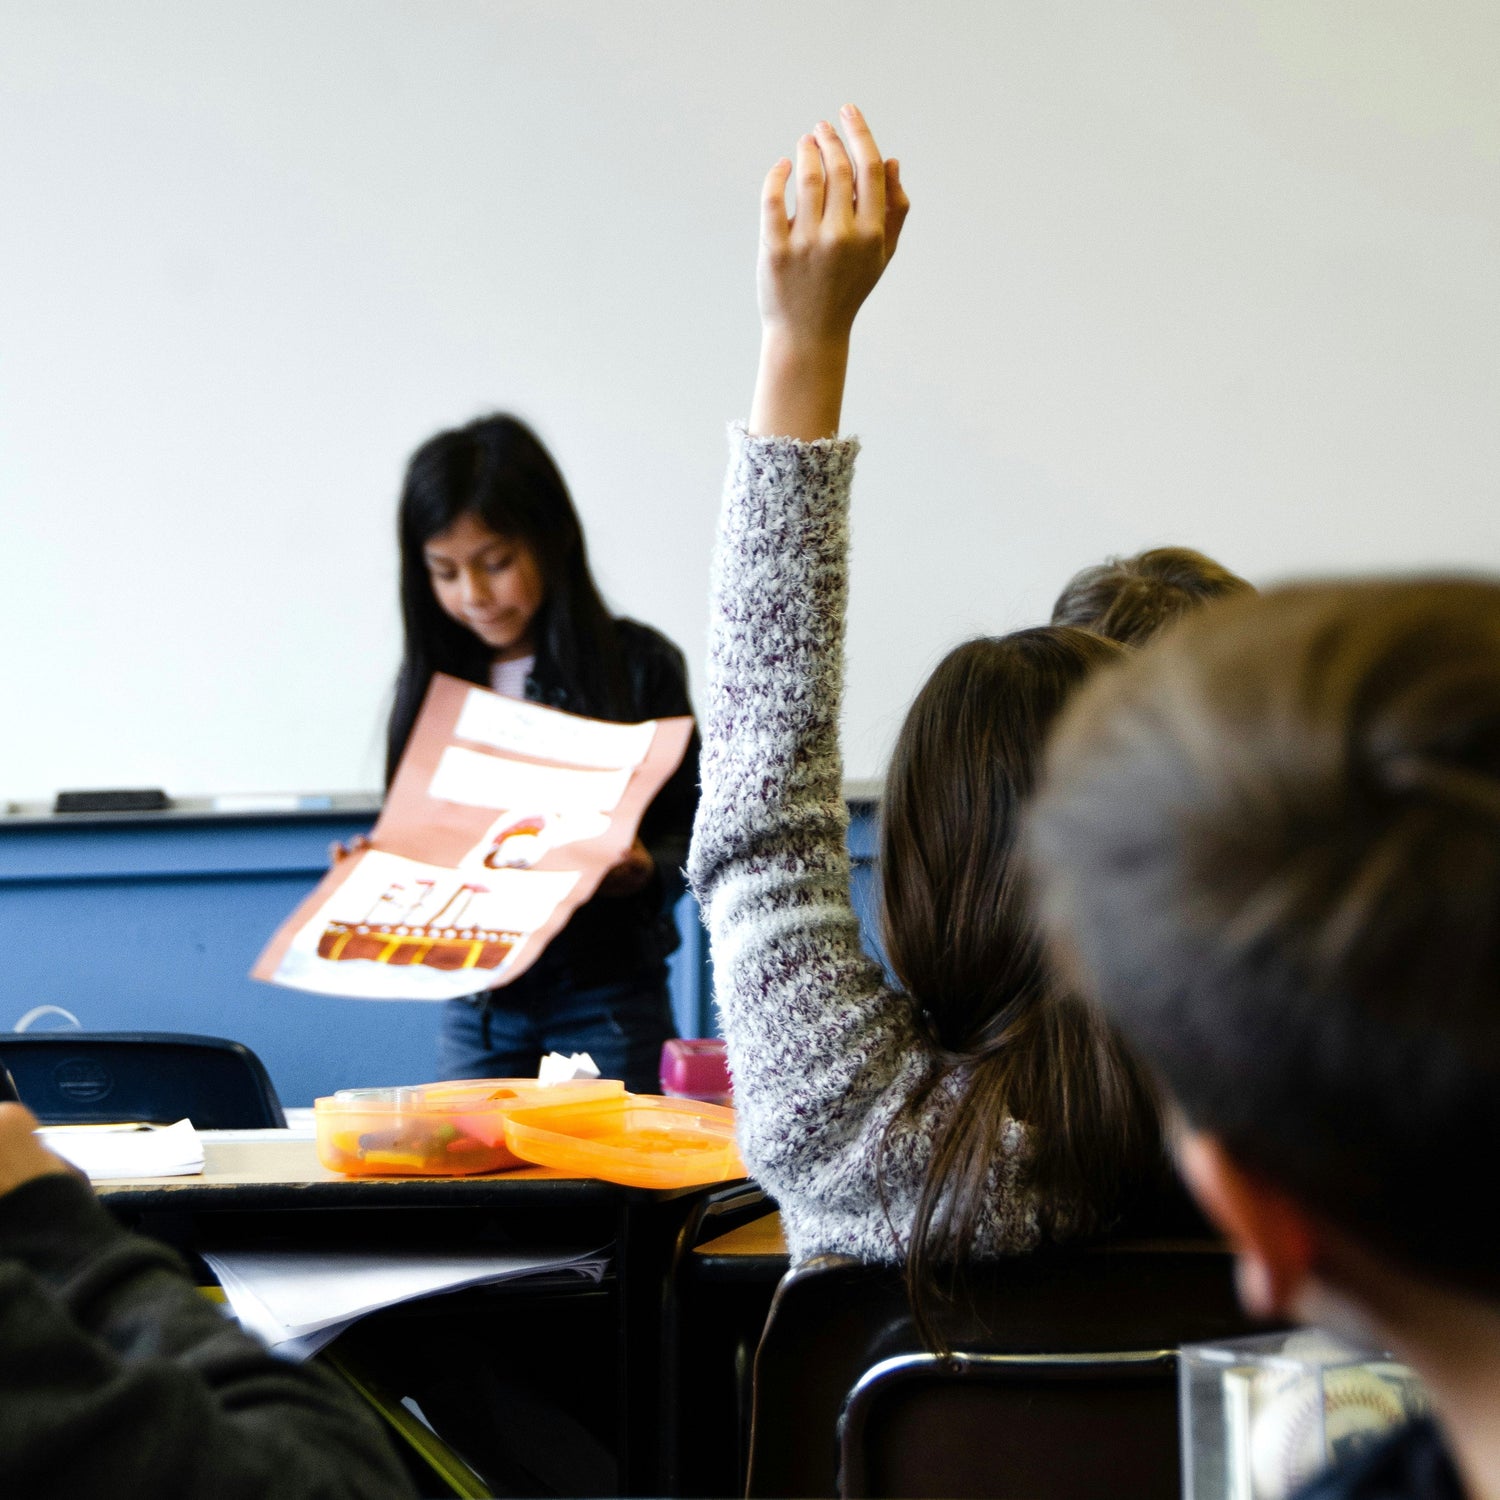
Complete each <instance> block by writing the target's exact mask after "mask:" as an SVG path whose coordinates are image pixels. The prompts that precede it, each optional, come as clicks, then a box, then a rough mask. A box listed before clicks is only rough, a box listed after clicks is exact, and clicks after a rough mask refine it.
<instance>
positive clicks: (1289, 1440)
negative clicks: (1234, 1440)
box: [1250, 1365, 1406, 1500]
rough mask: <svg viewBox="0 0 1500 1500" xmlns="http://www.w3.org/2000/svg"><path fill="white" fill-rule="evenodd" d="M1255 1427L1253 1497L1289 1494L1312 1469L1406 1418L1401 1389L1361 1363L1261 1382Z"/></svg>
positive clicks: (1278, 1499)
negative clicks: (1399, 1390)
mask: <svg viewBox="0 0 1500 1500" xmlns="http://www.w3.org/2000/svg"><path fill="white" fill-rule="evenodd" d="M1261 1383H1264V1386H1265V1393H1264V1396H1260V1393H1259V1392H1257V1396H1258V1397H1260V1399H1259V1400H1258V1401H1257V1405H1256V1410H1255V1413H1254V1416H1253V1418H1252V1420H1251V1426H1250V1469H1251V1476H1252V1495H1253V1500H1284V1497H1285V1496H1286V1495H1289V1494H1290V1493H1291V1492H1292V1491H1293V1490H1295V1489H1297V1488H1298V1487H1299V1486H1301V1485H1303V1484H1305V1483H1306V1482H1307V1481H1308V1480H1309V1479H1311V1478H1312V1477H1313V1476H1314V1475H1315V1474H1318V1473H1321V1472H1322V1470H1324V1469H1325V1468H1327V1467H1329V1465H1330V1464H1334V1463H1338V1462H1340V1461H1342V1460H1343V1459H1344V1458H1346V1457H1348V1456H1349V1455H1350V1454H1351V1453H1354V1452H1358V1450H1359V1449H1360V1448H1362V1447H1365V1446H1366V1445H1368V1444H1369V1443H1371V1442H1373V1441H1375V1440H1376V1439H1377V1438H1379V1437H1380V1436H1381V1435H1382V1434H1384V1433H1385V1432H1387V1431H1388V1430H1389V1429H1390V1428H1392V1427H1396V1426H1399V1425H1400V1423H1402V1422H1404V1421H1405V1420H1406V1411H1405V1408H1404V1407H1403V1405H1402V1402H1401V1399H1400V1396H1399V1394H1398V1393H1397V1392H1396V1391H1395V1390H1393V1389H1392V1387H1391V1386H1390V1385H1389V1384H1388V1383H1387V1382H1386V1381H1384V1380H1382V1379H1381V1378H1380V1377H1379V1376H1378V1375H1376V1374H1373V1373H1372V1372H1371V1371H1370V1370H1368V1369H1367V1368H1365V1367H1364V1366H1362V1365H1344V1366H1336V1367H1334V1368H1331V1369H1326V1370H1323V1371H1322V1372H1321V1380H1320V1378H1319V1372H1318V1371H1317V1370H1316V1369H1313V1370H1306V1371H1299V1372H1296V1373H1287V1374H1274V1373H1272V1372H1270V1371H1267V1372H1266V1373H1265V1374H1264V1375H1262V1376H1261V1377H1260V1380H1259V1381H1258V1382H1257V1384H1261Z"/></svg>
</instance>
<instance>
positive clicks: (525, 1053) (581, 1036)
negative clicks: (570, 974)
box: [438, 976, 677, 1094]
mask: <svg viewBox="0 0 1500 1500" xmlns="http://www.w3.org/2000/svg"><path fill="white" fill-rule="evenodd" d="M676 1035H677V1029H676V1027H675V1026H674V1025H673V1024H672V1004H671V999H670V997H669V995H668V993H667V983H666V979H665V978H664V977H663V978H660V979H658V978H656V977H655V976H650V977H647V978H644V979H627V980H611V981H608V982H606V983H603V984H596V985H591V986H585V987H583V988H573V987H571V986H563V985H559V986H557V987H555V988H549V991H548V993H546V994H545V995H524V991H523V993H522V995H517V996H511V995H509V994H508V992H507V991H506V990H504V989H499V990H489V991H486V992H485V993H484V994H481V995H465V996H464V997H463V999H461V1000H450V1001H448V1002H447V1004H446V1005H444V1006H443V1024H442V1029H441V1031H440V1032H439V1033H438V1076H439V1077H441V1078H535V1077H536V1070H537V1065H538V1063H540V1062H541V1060H542V1057H543V1054H545V1053H548V1052H562V1053H570V1052H587V1053H588V1054H589V1056H590V1057H592V1058H593V1059H594V1062H595V1063H596V1064H597V1065H598V1068H599V1075H600V1077H601V1078H623V1079H624V1080H625V1087H626V1088H627V1089H629V1090H630V1092H631V1093H633V1094H659V1093H660V1092H661V1048H662V1043H663V1042H665V1041H667V1040H668V1039H669V1038H671V1037H674V1036H676Z"/></svg>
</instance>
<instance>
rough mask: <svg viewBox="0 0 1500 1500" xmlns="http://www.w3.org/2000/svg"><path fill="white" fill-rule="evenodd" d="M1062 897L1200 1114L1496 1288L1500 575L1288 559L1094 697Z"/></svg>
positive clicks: (1356, 1211)
mask: <svg viewBox="0 0 1500 1500" xmlns="http://www.w3.org/2000/svg"><path fill="white" fill-rule="evenodd" d="M1028 847H1029V849H1030V852H1031V856H1032V859H1033V863H1034V867H1035V870H1036V876H1037V881H1038V888H1039V891H1040V895H1041V906H1042V911H1043V913H1044V920H1045V925H1046V926H1047V928H1048V930H1049V931H1050V932H1051V933H1052V934H1053V935H1054V936H1055V938H1056V939H1057V942H1058V947H1059V949H1060V951H1061V952H1062V953H1063V954H1064V955H1065V956H1066V961H1067V962H1068V964H1069V965H1070V966H1071V968H1072V970H1073V971H1074V972H1076V974H1077V975H1079V976H1080V977H1081V978H1082V979H1083V981H1084V982H1085V984H1086V987H1087V988H1088V989H1089V990H1091V991H1092V992H1093V993H1094V994H1095V995H1096V996H1097V998H1098V999H1099V1001H1101V1002H1102V1004H1103V1006H1104V1008H1105V1010H1106V1012H1107V1013H1108V1014H1109V1015H1110V1017H1111V1018H1112V1019H1113V1020H1114V1021H1116V1022H1117V1023H1118V1024H1119V1025H1120V1027H1121V1029H1122V1030H1123V1031H1124V1032H1125V1033H1126V1034H1127V1036H1128V1037H1130V1038H1131V1039H1132V1040H1133V1041H1134V1042H1135V1043H1136V1044H1137V1045H1138V1047H1139V1048H1140V1050H1141V1051H1142V1053H1143V1054H1144V1055H1145V1056H1146V1057H1147V1059H1148V1060H1149V1061H1150V1062H1152V1063H1153V1064H1154V1065H1155V1066H1156V1067H1157V1068H1158V1069H1159V1070H1160V1073H1161V1075H1162V1076H1163V1077H1164V1079H1165V1081H1166V1083H1167V1085H1168V1087H1169V1088H1170V1090H1171V1092H1172V1093H1173V1094H1174V1095H1175V1096H1176V1098H1177V1100H1178V1101H1179V1103H1180V1104H1181V1106H1182V1108H1183V1110H1184V1112H1185V1114H1186V1116H1187V1117H1188V1119H1189V1120H1190V1121H1191V1122H1193V1123H1194V1124H1196V1125H1198V1126H1199V1127H1201V1128H1203V1129H1206V1130H1208V1131H1211V1132H1212V1133H1214V1134H1215V1135H1217V1136H1218V1137H1219V1138H1220V1139H1221V1140H1222V1141H1223V1142H1224V1144H1225V1146H1226V1147H1227V1149H1228V1150H1229V1151H1230V1152H1231V1154H1232V1155H1234V1156H1235V1157H1236V1159H1238V1160H1240V1161H1242V1162H1243V1163H1244V1164H1245V1165H1247V1166H1249V1167H1251V1168H1252V1169H1255V1170H1258V1171H1260V1172H1261V1173H1263V1174H1264V1175H1265V1176H1266V1177H1267V1178H1268V1179H1270V1180H1272V1181H1275V1182H1278V1183H1280V1184H1282V1185H1283V1186H1284V1187H1285V1189H1286V1190H1287V1191H1288V1192H1290V1193H1292V1194H1293V1195H1294V1196H1295V1197H1296V1198H1297V1199H1299V1200H1300V1201H1301V1202H1303V1203H1305V1204H1307V1205H1308V1206H1309V1207H1312V1208H1315V1209H1316V1210H1317V1211H1318V1212H1319V1213H1321V1214H1323V1215H1325V1216H1326V1217H1327V1218H1328V1219H1329V1220H1330V1221H1331V1222H1334V1223H1337V1224H1340V1225H1342V1226H1343V1227H1345V1228H1346V1229H1347V1230H1348V1231H1350V1232H1351V1233H1354V1234H1355V1235H1357V1236H1358V1237H1359V1238H1361V1239H1363V1240H1365V1241H1366V1242H1367V1243H1370V1244H1373V1245H1375V1246H1377V1247H1380V1248H1383V1249H1384V1250H1386V1251H1387V1252H1388V1253H1390V1254H1392V1255H1394V1256H1396V1257H1397V1258H1399V1259H1404V1260H1406V1261H1407V1262H1409V1263H1411V1264H1413V1265H1415V1266H1417V1267H1419V1268H1424V1269H1426V1270H1427V1271H1428V1272H1429V1273H1438V1274H1444V1275H1447V1276H1450V1277H1454V1278H1457V1279H1460V1280H1464V1281H1467V1282H1469V1283H1472V1284H1474V1285H1475V1286H1478V1287H1481V1288H1483V1289H1485V1290H1487V1291H1488V1292H1489V1293H1490V1294H1493V1293H1494V1292H1495V1291H1496V1290H1497V1289H1500V1261H1497V1258H1496V1255H1495V1249H1494V1243H1493V1237H1492V1235H1491V1234H1490V1233H1489V1231H1485V1232H1483V1233H1480V1232H1479V1231H1478V1230H1477V1228H1476V1225H1477V1223H1478V1222H1479V1221H1478V1219H1477V1218H1476V1204H1475V1199H1474V1193H1475V1187H1476V1181H1478V1180H1481V1179H1479V1178H1477V1177H1476V1170H1475V1169H1476V1166H1477V1167H1479V1169H1480V1171H1481V1172H1487V1171H1488V1170H1489V1169H1488V1167H1487V1166H1486V1165H1484V1164H1487V1163H1493V1162H1494V1161H1495V1160H1496V1159H1497V1156H1500V583H1492V582H1481V581H1477V580H1458V579H1440V580H1428V581H1408V582H1391V581H1373V582H1367V583H1361V584H1330V585H1321V586H1303V587H1299V588H1289V589H1283V590H1280V591H1278V592H1276V593H1273V594H1269V595H1266V596H1264V597H1259V598H1251V599H1245V600H1238V601H1235V602H1233V603H1231V604H1228V605H1225V606H1224V607H1223V608H1222V609H1217V610H1213V611H1209V612H1206V613H1204V614H1203V615H1201V616H1200V617H1197V618H1195V619H1192V620H1189V621H1185V622H1184V623H1183V624H1182V626H1181V627H1179V628H1178V629H1176V630H1174V631H1172V632H1171V633H1170V634H1169V635H1168V636H1166V637H1163V638H1162V639H1161V640H1160V641H1159V642H1157V643H1155V644H1154V645H1152V646H1150V647H1148V648H1147V649H1146V650H1144V651H1142V652H1140V653H1138V654H1137V655H1136V657H1135V658H1134V659H1133V660H1132V661H1130V662H1128V663H1127V664H1126V665H1125V666H1124V667H1122V668H1121V669H1120V670H1119V671H1116V672H1111V673H1106V674H1103V676H1102V678H1101V679H1100V680H1098V681H1096V682H1094V683H1092V684H1090V685H1089V686H1087V687H1085V688H1084V689H1083V691H1082V692H1081V693H1080V694H1079V695H1078V697H1077V698H1076V699H1075V700H1074V702H1073V703H1072V704H1071V705H1070V706H1069V708H1068V709H1067V710H1065V712H1064V715H1063V718H1062V720H1061V722H1060V724H1059V729H1058V733H1057V735H1056V737H1055V739H1054V741H1053V743H1052V745H1051V747H1050V750H1049V754H1048V759H1047V767H1046V772H1045V778H1044V783H1043V786H1042V788H1041V791H1040V793H1039V795H1038V798H1037V801H1036V804H1035V806H1034V808H1033V809H1032V812H1031V817H1030V823H1029V831H1028Z"/></svg>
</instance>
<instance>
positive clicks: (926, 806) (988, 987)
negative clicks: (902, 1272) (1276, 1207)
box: [880, 626, 1160, 1318]
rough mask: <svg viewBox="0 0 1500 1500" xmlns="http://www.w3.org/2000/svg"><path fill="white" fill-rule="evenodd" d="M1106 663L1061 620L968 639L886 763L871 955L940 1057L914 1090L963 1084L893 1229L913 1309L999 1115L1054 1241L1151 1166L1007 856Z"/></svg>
mask: <svg viewBox="0 0 1500 1500" xmlns="http://www.w3.org/2000/svg"><path fill="white" fill-rule="evenodd" d="M1122 655H1123V648H1122V647H1120V646H1119V645H1117V644H1115V643H1114V642H1113V641H1108V640H1105V639H1104V638H1103V637H1102V636H1098V635H1094V634H1091V633H1090V632H1088V631H1085V630H1074V629H1071V628H1068V627H1056V626H1044V627H1041V628H1039V629H1033V630H1022V631H1017V632H1016V633H1015V634H1013V635H1008V636H1004V637H1000V638H996V639H981V640H973V641H969V642H967V643H966V644H964V645H962V646H959V647H957V648H956V649H955V650H954V651H952V652H951V653H950V654H949V655H948V656H947V658H946V659H945V660H944V661H943V662H942V663H941V664H940V665H939V666H938V668H937V670H936V671H934V672H933V674H932V676H931V677H930V678H929V679H928V680H927V682H926V683H925V684H924V686H923V687H922V689H921V690H920V692H919V693H918V694H917V697H916V699H915V701H914V702H913V703H912V706H911V708H910V710H909V711H908V713H907V716H906V720H905V722H904V724H903V725H902V728H901V732H900V735H899V737H898V739H897V742H896V746H895V750H894V753H893V755H892V758H891V763H890V767H889V771H888V774H887V777H886V786H885V797H884V802H883V806H882V812H881V851H880V869H881V880H882V884H883V910H882V919H883V928H882V935H883V940H884V946H885V951H886V955H887V958H888V961H889V963H890V966H891V969H892V971H893V972H894V973H895V975H896V977H897V978H898V980H899V981H900V983H901V985H902V987H903V988H904V989H905V990H906V992H907V993H908V994H909V995H911V997H912V998H913V1000H914V1001H915V1002H916V1009H917V1012H918V1017H919V1025H920V1026H921V1027H922V1028H923V1029H924V1030H925V1032H926V1033H927V1040H928V1042H929V1043H930V1045H931V1047H932V1049H933V1051H934V1053H935V1054H936V1056H938V1057H939V1058H940V1059H942V1060H943V1065H944V1066H943V1068H942V1071H941V1072H938V1073H935V1074H934V1075H933V1077H932V1078H931V1079H930V1080H929V1086H930V1087H936V1086H938V1085H939V1083H940V1082H941V1080H942V1079H943V1078H944V1077H946V1076H948V1075H951V1074H955V1073H956V1074H958V1075H959V1076H961V1077H962V1078H963V1080H964V1081H963V1083H962V1085H961V1088H962V1093H963V1100H962V1103H961V1105H960V1107H959V1108H957V1109H955V1110H954V1111H953V1112H952V1115H951V1124H950V1126H949V1127H948V1129H947V1132H946V1134H945V1135H944V1136H943V1137H942V1138H941V1139H940V1140H939V1141H938V1142H937V1144H936V1147H935V1149H934V1152H933V1155H932V1157H931V1160H930V1162H929V1164H928V1169H927V1177H926V1182H925V1187H924V1191H923V1194H922V1196H921V1198H920V1200H919V1203H918V1210H917V1215H916V1222H915V1224H914V1226H913V1229H912V1234H911V1240H910V1252H909V1255H908V1273H909V1279H910V1282H911V1287H912V1291H913V1301H914V1305H916V1306H917V1310H918V1315H919V1318H920V1317H921V1316H922V1312H923V1308H922V1295H923V1291H924V1288H927V1287H930V1280H929V1277H930V1268H931V1267H932V1266H933V1265H934V1264H936V1263H952V1262H958V1261H962V1260H963V1259H964V1258H965V1254H966V1250H967V1247H968V1246H969V1244H970V1243H971V1242H972V1239H973V1230H974V1226H975V1223H976V1220H977V1215H978V1213H979V1211H980V1208H981V1205H982V1203H983V1202H984V1199H985V1192H986V1183H987V1179H988V1175H989V1173H990V1170H991V1168H992V1164H993V1162H994V1160H995V1159H996V1157H997V1156H999V1155H1001V1154H1003V1153H1002V1149H1001V1138H1002V1136H1003V1134H1004V1132H1005V1131H1006V1129H1007V1128H1008V1127H1007V1117H1008V1118H1009V1119H1013V1120H1018V1121H1022V1122H1025V1123H1026V1124H1027V1125H1028V1127H1030V1129H1031V1133H1032V1136H1033V1139H1034V1143H1035V1145H1034V1155H1033V1156H1032V1158H1031V1160H1030V1174H1031V1185H1032V1186H1033V1188H1034V1189H1035V1192H1036V1196H1037V1201H1038V1205H1039V1206H1038V1213H1039V1215H1040V1216H1041V1218H1042V1221H1043V1228H1044V1230H1053V1231H1055V1232H1057V1233H1058V1235H1059V1236H1061V1235H1062V1234H1065V1233H1077V1232H1079V1231H1081V1230H1086V1229H1088V1228H1091V1227H1095V1226H1097V1225H1098V1224H1101V1223H1103V1222H1107V1221H1108V1220H1109V1218H1110V1216H1111V1213H1112V1211H1113V1210H1114V1208H1115V1207H1116V1206H1117V1205H1118V1203H1119V1201H1120V1199H1121V1197H1122V1195H1123V1194H1124V1193H1126V1192H1128V1190H1129V1188H1130V1187H1131V1186H1133V1185H1136V1184H1137V1183H1138V1181H1139V1179H1140V1176H1141V1175H1142V1173H1145V1172H1147V1171H1149V1170H1150V1168H1151V1167H1153V1166H1154V1165H1155V1164H1156V1163H1157V1162H1158V1161H1159V1159H1160V1145H1159V1134H1158V1130H1157V1126H1156V1117H1155V1110H1154V1103H1153V1101H1152V1099H1151V1097H1150V1094H1149V1090H1148V1089H1147V1087H1146V1086H1145V1084H1144V1082H1143V1080H1142V1078H1141V1076H1140V1074H1139V1073H1138V1072H1137V1070H1136V1069H1135V1067H1134V1065H1133V1064H1132V1063H1131V1061H1130V1060H1129V1059H1128V1058H1127V1057H1126V1056H1125V1054H1124V1053H1123V1051H1122V1049H1121V1048H1120V1047H1119V1044H1118V1043H1117V1041H1116V1040H1115V1038H1114V1036H1113V1034H1112V1033H1111V1032H1110V1031H1109V1030H1108V1028H1107V1027H1105V1026H1103V1025H1101V1024H1100V1022H1099V1020H1098V1018H1097V1015H1096V1013H1095V1012H1094V1011H1093V1010H1092V1008H1091V1007H1089V1006H1086V1005H1084V1004H1082V1003H1080V1002H1079V1001H1078V1000H1076V999H1075V998H1074V997H1073V996H1072V995H1071V994H1070V993H1068V992H1067V991H1066V990H1065V989H1063V988H1060V987H1059V986H1058V985H1056V984H1055V983H1054V982H1053V980H1052V978H1051V976H1050V974H1049V973H1048V971H1047V969H1046V967H1045V965H1044V963H1043V954H1042V948H1041V942H1040V939H1039V936H1038V933H1037V930H1036V927H1035V925H1034V923H1033V921H1032V918H1031V914H1030V908H1029V905H1028V902H1027V900H1026V893H1025V891H1024V889H1023V882H1022V879H1021V875H1020V871H1019V869H1018V866H1017V861H1016V859H1015V857H1014V856H1015V848H1016V839H1017V832H1018V827H1019V821H1020V809H1021V805H1022V802H1023V800H1024V799H1025V798H1026V796H1027V795H1028V794H1029V792H1030V791H1031V788H1032V784H1033V781H1034V780H1035V777H1036V774H1037V770H1038V767H1039V764H1040V760H1041V753H1042V746H1043V743H1044V741H1045V738H1046V735H1047V732H1048V730H1049V729H1050V728H1051V727H1052V724H1053V722H1054V720H1055V719H1056V717H1057V715H1058V713H1059V712H1060V711H1061V709H1062V707H1063V705H1064V704H1065V703H1066V702H1067V700H1068V699H1069V697H1070V696H1071V695H1072V694H1073V693H1074V692H1075V691H1076V690H1077V689H1078V688H1079V686H1080V685H1081V684H1082V683H1083V682H1084V680H1085V679H1086V678H1087V677H1088V676H1089V675H1090V674H1091V673H1092V672H1094V671H1096V670H1098V669H1099V668H1101V667H1107V666H1110V665H1112V664H1113V663H1115V662H1116V661H1117V659H1118V658H1119V657H1120V656H1122ZM925 1098H926V1095H925V1094H919V1095H918V1096H917V1097H916V1098H914V1099H913V1100H912V1101H911V1103H910V1106H909V1108H910V1109H912V1110H920V1109H921V1107H922V1103H923V1100H924V1099H925ZM1137 1168H1138V1169H1139V1170H1136V1169H1137Z"/></svg>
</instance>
